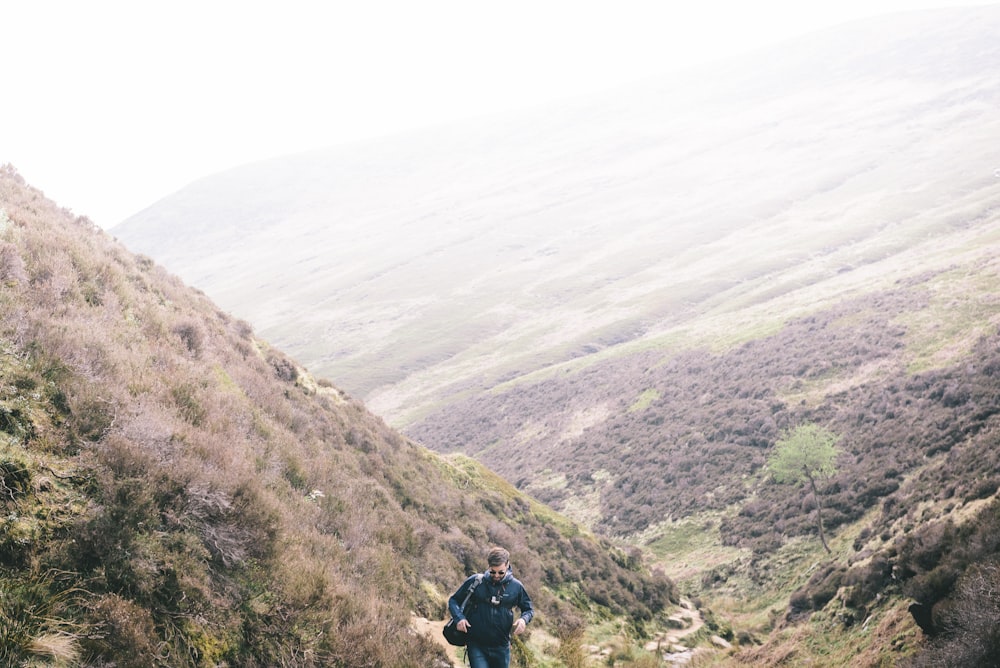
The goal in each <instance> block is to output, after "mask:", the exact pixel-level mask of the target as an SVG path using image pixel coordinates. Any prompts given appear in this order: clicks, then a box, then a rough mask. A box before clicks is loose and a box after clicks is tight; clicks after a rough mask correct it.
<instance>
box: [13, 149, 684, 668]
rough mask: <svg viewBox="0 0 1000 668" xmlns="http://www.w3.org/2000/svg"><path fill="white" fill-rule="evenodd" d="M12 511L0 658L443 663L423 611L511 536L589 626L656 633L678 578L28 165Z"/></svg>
mask: <svg viewBox="0 0 1000 668" xmlns="http://www.w3.org/2000/svg"><path fill="white" fill-rule="evenodd" d="M0 510H2V513H0V518H2V519H0V596H2V598H3V606H2V609H0V662H2V663H3V664H4V665H26V662H33V661H34V662H37V661H44V660H51V661H55V662H59V661H62V662H65V663H66V664H72V665H105V664H106V663H109V662H113V663H114V664H115V665H119V666H139V665H141V666H144V667H145V666H151V665H156V666H171V667H176V666H204V665H222V664H226V665H240V666H277V665H286V666H321V665H322V666H329V665H342V666H361V665H366V666H371V665H383V666H390V665H391V666H421V667H423V666H431V665H441V663H440V662H441V661H442V660H444V659H445V654H444V652H443V651H442V649H441V647H440V645H439V643H438V642H437V640H436V639H434V638H431V637H427V636H426V635H423V634H420V633H416V632H413V631H408V630H407V629H410V628H411V615H414V614H415V615H418V616H421V617H426V618H430V619H433V620H440V619H441V618H442V616H443V615H444V612H445V599H446V597H447V595H448V593H450V591H451V590H452V589H453V587H455V586H456V585H457V583H459V582H460V581H461V580H462V578H463V577H464V576H465V575H466V574H468V573H470V572H473V571H474V570H478V569H479V568H480V567H481V566H482V563H481V560H482V556H483V554H484V552H483V551H484V549H485V548H487V547H488V545H489V544H490V543H492V542H498V543H503V544H505V545H507V546H509V548H510V549H511V550H512V552H513V553H514V555H516V557H515V559H516V562H515V567H516V568H517V573H518V575H519V577H520V578H522V579H523V581H524V582H525V583H526V584H527V585H528V587H529V588H530V589H531V591H532V592H533V594H534V597H535V601H536V605H537V606H538V608H539V611H540V614H539V617H538V626H537V627H536V629H537V631H538V633H539V634H540V637H548V638H552V637H553V636H555V637H556V638H557V639H558V638H563V639H569V646H572V645H573V643H575V642H576V640H577V639H578V636H576V635H573V633H576V632H577V631H578V630H579V629H586V628H588V625H589V624H590V623H592V622H597V621H598V620H600V621H601V622H602V623H603V622H604V620H606V619H607V618H608V616H609V615H610V616H612V617H617V618H619V619H620V620H621V621H622V622H623V623H624V624H625V625H626V626H627V627H629V628H630V629H631V633H637V632H638V633H640V634H642V633H645V632H646V629H647V625H648V629H649V630H652V629H655V628H656V619H657V618H658V617H659V616H660V615H661V613H662V612H664V611H665V610H667V609H668V608H669V607H670V605H671V603H670V602H671V599H674V600H676V592H675V591H674V589H673V586H672V584H671V583H670V581H669V580H667V579H666V578H664V577H662V576H653V575H650V574H649V572H648V571H647V570H646V569H644V568H643V567H642V566H641V565H640V564H639V562H638V561H637V560H636V559H635V558H634V556H631V557H630V556H627V555H625V554H624V553H622V552H621V551H620V550H618V549H616V548H613V547H611V546H610V544H608V543H607V542H605V541H600V540H597V539H595V538H593V537H591V536H589V535H588V534H586V533H585V532H583V531H581V530H580V529H579V527H577V526H576V525H573V524H572V523H570V522H568V521H567V520H565V519H564V518H561V517H560V516H558V515H556V514H554V513H553V512H551V511H550V510H548V509H546V508H545V507H543V506H540V505H539V504H538V503H537V502H534V501H532V500H530V499H529V498H527V497H525V496H524V495H522V494H521V493H519V492H517V491H516V490H515V489H514V488H512V487H511V486H510V485H508V484H507V483H505V482H504V481H503V480H501V479H500V478H499V477H497V476H496V475H494V474H491V473H490V472H488V471H486V470H485V469H483V467H482V466H481V465H478V464H476V463H474V462H473V461H471V460H469V459H468V458H464V457H452V458H447V459H446V458H442V457H440V456H438V455H435V454H433V453H431V452H429V451H428V450H426V449H424V448H422V447H419V446H417V445H415V444H414V443H412V442H411V441H409V440H407V439H405V438H403V437H402V436H400V435H399V434H398V433H396V432H394V431H393V430H391V429H390V428H388V427H387V426H386V425H385V424H384V423H383V422H382V421H381V420H379V419H378V418H376V417H375V416H373V415H372V414H371V413H369V412H368V411H367V410H366V409H365V408H364V406H362V405H361V404H360V403H359V402H357V401H356V400H354V399H352V398H351V397H350V396H348V395H347V394H345V393H344V392H342V391H340V390H338V389H337V388H335V387H333V386H331V385H330V384H328V383H323V382H320V383H316V382H315V381H314V380H313V378H312V377H311V376H310V375H309V374H308V373H307V372H305V371H304V370H303V369H302V368H301V367H299V366H298V365H297V364H296V363H295V362H294V361H293V360H291V359H290V358H289V357H287V356H286V355H284V354H283V353H282V352H280V351H278V350H276V349H274V348H271V347H270V346H268V345H267V344H266V343H264V342H263V341H261V340H260V339H257V338H256V337H255V336H254V335H253V331H252V329H251V327H250V326H249V325H248V324H247V323H246V322H244V321H241V320H238V319H235V318H233V317H231V316H230V315H228V314H226V313H224V312H222V311H221V310H219V309H218V308H217V307H216V306H214V305H213V304H212V302H210V301H209V300H208V299H207V298H206V297H205V296H204V295H203V294H201V293H199V292H197V291H194V290H192V289H189V288H187V287H185V286H184V285H183V284H182V283H181V282H180V281H179V280H177V279H176V278H174V277H173V276H171V275H169V274H167V273H166V272H164V271H163V270H162V269H161V268H160V267H158V266H157V265H155V264H154V263H153V262H152V261H150V260H149V259H148V258H137V257H135V256H133V255H131V254H129V253H128V252H126V251H125V250H124V248H123V247H122V246H121V245H120V244H118V243H117V242H115V241H113V240H112V239H111V238H110V237H109V236H108V235H106V234H105V233H103V232H101V231H100V230H98V229H97V228H95V227H94V226H93V225H92V224H91V223H90V222H89V221H88V220H86V219H84V218H76V217H74V216H72V215H71V214H70V213H69V212H68V211H66V210H61V209H59V208H58V207H56V206H55V205H54V204H53V203H51V202H49V201H47V200H46V199H45V198H44V197H43V196H42V195H41V193H39V192H38V191H36V190H34V189H32V188H31V187H29V186H27V185H26V184H25V183H24V182H23V180H22V179H21V178H20V177H19V176H18V175H17V174H16V173H15V172H14V171H13V169H12V168H10V167H4V168H3V169H2V170H0ZM567 634H569V635H567ZM519 650H520V651H523V652H527V653H529V655H530V653H532V652H535V653H537V655H538V656H539V660H541V659H542V658H544V657H545V656H546V655H547V653H550V652H553V651H555V646H554V645H553V643H551V642H546V643H538V642H532V641H531V640H530V639H529V641H528V644H527V645H521V646H519ZM32 665H34V664H32ZM60 665H62V664H60Z"/></svg>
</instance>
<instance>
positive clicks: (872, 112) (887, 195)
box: [113, 7, 1000, 426]
mask: <svg viewBox="0 0 1000 668" xmlns="http://www.w3.org/2000/svg"><path fill="white" fill-rule="evenodd" d="M998 32H1000V10H998V8H996V7H988V8H977V9H968V10H948V11H939V12H926V13H914V14H904V15H894V16H887V17H883V18H880V19H876V20H870V21H865V22H860V23H856V24H850V25H847V26H843V27H840V28H837V29H834V30H829V31H825V32H821V33H818V34H814V35H810V36H808V37H805V38H802V39H800V40H797V41H792V42H789V43H786V44H783V45H781V46H780V47H777V48H774V49H772V50H768V51H762V52H759V53H756V54H753V55H752V56H748V57H746V58H742V59H739V60H734V61H726V62H720V63H717V64H716V65H715V66H713V67H706V68H702V69H699V70H697V71H693V72H689V73H687V74H685V75H683V76H676V77H671V78H667V79H663V80H655V81H650V82H648V84H646V85H644V86H637V87H632V88H626V89H622V90H617V91H613V92H610V93H608V94H607V95H606V96H603V97H597V98H592V99H583V100H578V101H575V102H572V103H567V104H565V105H562V106H558V107H549V108H541V109H537V110H534V111H532V112H526V113H524V114H522V115H519V116H509V117H508V116H505V117H497V118H489V119H482V120H480V121H477V122H469V123H466V124H464V125H458V126H449V127H441V128H433V129H428V130H426V131H424V132H420V133H414V134H408V135H401V136H396V137H388V138H386V139H384V140H381V141H372V142H364V143H359V144H354V145H349V146H340V147H335V148H331V149H327V150H321V151H316V152H312V153H308V154H302V155H296V156H290V157H288V158H284V159H278V160H272V161H268V162H263V163H258V164H252V165H248V166H245V167H242V168H238V169H234V170H231V171H228V172H224V173H221V174H216V175H213V176H209V177H206V178H204V179H202V180H200V181H198V182H196V183H193V184H192V185H190V186H189V187H187V188H185V189H183V190H181V191H180V192H178V193H176V194H174V195H172V196H170V197H167V198H165V199H164V200H162V201H160V202H158V203H156V204H155V205H153V206H151V207H150V208H148V209H147V210H145V211H143V212H142V213H140V214H138V215H136V216H134V217H133V218H131V219H129V220H128V221H126V222H125V223H123V224H122V225H120V226H118V227H116V228H115V229H114V230H113V233H114V234H115V235H116V236H118V237H119V238H120V239H121V240H122V241H124V242H125V243H126V245H127V246H128V247H129V248H131V249H133V250H135V251H138V252H142V253H145V254H148V255H150V256H152V257H153V258H154V259H156V260H157V261H159V262H162V263H163V264H164V265H165V266H166V267H168V268H169V269H170V270H171V271H173V272H176V273H178V274H179V275H180V276H182V277H183V278H184V279H185V280H186V281H188V282H189V283H191V284H193V285H195V286H197V287H199V288H201V289H203V290H204V291H206V293H208V294H209V295H210V296H211V297H212V298H213V299H215V300H217V301H218V303H219V304H221V305H222V306H223V307H224V308H226V309H229V310H231V311H232V312H234V313H235V314H237V315H239V316H240V317H244V318H246V319H248V320H249V321H251V322H253V323H254V325H255V326H256V327H257V328H258V329H259V330H260V331H261V333H262V335H263V336H266V337H267V338H268V339H270V340H272V341H274V342H275V343H276V345H279V346H280V347H282V348H283V349H285V350H288V351H290V352H291V353H292V354H293V355H295V356H296V357H297V358H298V359H301V360H303V361H304V362H305V363H306V364H307V365H308V366H309V367H310V368H311V369H314V370H315V371H316V372H317V373H319V374H321V375H325V376H328V377H330V378H331V379H333V380H335V381H336V382H337V383H338V384H340V385H342V386H343V387H345V388H346V389H348V390H349V391H350V392H352V393H354V394H355V395H357V396H359V397H361V398H364V399H365V401H366V402H367V403H368V404H369V405H370V406H371V407H372V408H373V409H374V410H375V411H376V412H378V413H380V414H381V415H383V416H385V417H386V418H387V419H388V420H390V421H391V422H392V423H394V424H397V425H400V426H405V425H406V424H409V423H412V422H413V421H415V420H418V419H420V418H421V417H422V416H425V415H426V414H427V413H428V412H429V411H431V410H433V409H434V408H435V407H438V406H441V405H445V404H447V403H448V402H451V401H454V400H456V399H459V398H461V397H466V396H474V395H475V394H477V393H479V392H481V391H483V390H487V389H489V388H491V387H494V386H496V385H497V384H498V383H500V382H502V381H507V380H510V379H512V378H516V377H519V376H522V375H525V374H529V373H531V372H534V371H536V370H539V369H543V368H546V367H550V366H551V365H555V364H558V363H561V362H566V361H568V360H574V359H580V358H584V357H587V356H591V355H593V354H595V353H603V354H607V352H608V350H609V349H612V348H614V347H616V346H621V345H622V344H626V343H629V342H645V341H649V340H658V338H659V337H662V336H664V335H670V336H671V337H673V338H675V339H676V338H677V337H681V338H684V337H691V336H692V331H695V332H696V334H695V335H694V337H695V338H696V339H697V338H700V337H703V336H706V335H712V336H714V333H712V332H708V333H706V332H705V331H704V330H705V328H706V327H709V329H713V328H714V329H715V330H719V331H721V332H722V333H725V334H726V335H732V334H733V332H734V331H736V330H737V329H738V327H734V325H733V323H734V322H743V321H746V320H748V319H749V320H752V321H754V322H757V323H759V322H761V320H762V319H763V320H766V319H767V318H768V317H771V316H769V315H768V313H770V312H773V311H776V310H780V308H779V307H778V306H775V304H776V303H777V302H778V301H779V300H781V299H782V298H787V297H788V295H790V294H792V293H798V294H805V293H803V291H804V290H807V289H810V288H812V289H814V290H815V292H813V293H811V296H809V297H807V298H805V299H803V300H801V301H800V303H799V307H798V308H799V309H800V310H806V311H807V310H809V308H811V307H812V306H811V305H812V304H813V303H819V302H826V301H829V300H831V299H835V298H837V297H838V295H842V294H852V293H857V292H859V291H864V290H866V289H868V288H869V287H872V286H873V285H879V284H882V283H884V279H885V278H886V277H887V276H889V277H892V278H895V277H898V276H899V275H902V274H905V273H908V272H911V271H916V270H917V269H918V267H916V266H914V264H913V263H912V262H911V261H908V260H907V259H906V257H907V254H908V253H914V252H920V250H921V249H930V250H935V251H937V252H936V253H931V254H921V256H920V257H921V262H929V263H932V264H937V265H943V264H946V263H947V262H949V261H950V260H949V258H948V257H947V256H946V254H942V252H941V251H942V250H943V249H944V248H945V247H948V245H949V244H951V243H961V244H966V245H971V246H977V245H981V244H982V243H986V241H984V239H982V238H978V237H977V236H976V235H977V230H979V229H980V227H981V225H982V224H983V223H985V222H987V221H989V220H992V218H991V216H992V215H993V214H992V213H991V212H992V211H994V210H995V207H996V203H997V201H998V198H1000V179H998V178H997V176H996V173H995V172H996V170H997V169H998V168H1000V143H998V142H997V141H996V138H997V137H1000V117H998V115H997V113H996V110H997V108H998V103H1000V83H998V81H997V79H996V76H995V72H996V71H998V68H1000V46H998V41H997V40H996V39H995V37H996V35H997V34H998ZM957 233H961V234H962V235H965V236H964V237H963V238H962V240H960V241H952V240H955V239H956V236H955V235H956V234H957ZM946 240H949V241H946ZM989 242H990V243H992V240H990V241H989ZM894 260H898V262H897V263H895V264H892V263H893V262H894ZM781 308H783V307H781ZM781 317H784V316H781ZM706 318H711V319H706Z"/></svg>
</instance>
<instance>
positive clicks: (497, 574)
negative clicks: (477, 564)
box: [490, 561, 510, 582]
mask: <svg viewBox="0 0 1000 668" xmlns="http://www.w3.org/2000/svg"><path fill="white" fill-rule="evenodd" d="M509 568H510V562H509V561H508V562H507V563H506V564H501V565H499V566H490V580H492V581H493V582H500V581H501V580H503V578H504V576H505V575H507V569H509Z"/></svg>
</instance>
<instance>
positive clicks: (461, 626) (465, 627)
mask: <svg viewBox="0 0 1000 668" xmlns="http://www.w3.org/2000/svg"><path fill="white" fill-rule="evenodd" d="M455 628H456V629H458V630H459V631H461V632H462V633H468V632H469V629H471V628H472V624H470V623H469V620H468V619H460V620H458V623H457V624H455Z"/></svg>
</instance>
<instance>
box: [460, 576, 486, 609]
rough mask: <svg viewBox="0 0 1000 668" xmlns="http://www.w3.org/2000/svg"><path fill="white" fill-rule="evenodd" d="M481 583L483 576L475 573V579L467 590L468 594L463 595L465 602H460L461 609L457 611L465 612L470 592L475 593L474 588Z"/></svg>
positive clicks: (470, 595)
mask: <svg viewBox="0 0 1000 668" xmlns="http://www.w3.org/2000/svg"><path fill="white" fill-rule="evenodd" d="M482 581H483V574H482V573H476V579H475V580H474V581H473V583H472V586H471V587H470V588H469V593H468V594H466V595H465V600H464V601H462V607H461V608H459V610H461V611H462V612H465V604H466V603H468V602H469V599H470V598H472V592H474V591H476V587H478V586H479V583H480V582H482Z"/></svg>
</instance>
